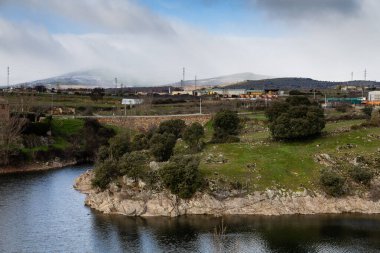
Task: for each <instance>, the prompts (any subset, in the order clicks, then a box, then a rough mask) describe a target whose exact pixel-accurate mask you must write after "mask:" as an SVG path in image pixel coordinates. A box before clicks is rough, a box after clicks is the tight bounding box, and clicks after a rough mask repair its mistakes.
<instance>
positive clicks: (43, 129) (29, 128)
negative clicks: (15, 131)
mask: <svg viewBox="0 0 380 253" xmlns="http://www.w3.org/2000/svg"><path fill="white" fill-rule="evenodd" d="M50 128H51V123H50V121H45V122H36V123H31V122H29V123H27V124H26V126H25V128H24V130H23V131H22V134H23V135H37V136H46V135H47V132H48V131H49V130H50Z"/></svg>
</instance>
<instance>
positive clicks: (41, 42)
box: [0, 0, 380, 85]
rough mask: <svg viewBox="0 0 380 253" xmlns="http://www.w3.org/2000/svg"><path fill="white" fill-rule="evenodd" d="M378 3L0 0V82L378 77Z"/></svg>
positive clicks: (352, 0)
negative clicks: (107, 76) (74, 77)
mask: <svg viewBox="0 0 380 253" xmlns="http://www.w3.org/2000/svg"><path fill="white" fill-rule="evenodd" d="M379 12H380V1H379V0H140V1H138V0H64V1H63V0H0V85H1V84H5V82H6V68H7V66H10V68H11V83H19V82H24V81H31V80H36V79H42V78H47V77H51V76H55V75H60V74H64V73H67V72H73V71H82V70H91V69H101V70H105V71H109V72H110V73H113V75H117V76H118V77H119V80H121V81H122V82H124V83H126V84H129V85H133V84H151V85H154V84H162V83H169V82H176V81H178V80H180V79H181V75H182V73H181V71H182V67H186V69H187V77H188V79H192V78H193V77H194V76H195V75H197V76H198V78H207V77H213V76H219V75H226V74H233V73H240V72H253V73H256V74H263V75H270V76H276V77H288V76H292V77H293V76H294V77H310V78H314V79H319V80H348V79H350V75H351V72H354V74H355V76H354V78H355V79H363V78H364V77H363V76H364V69H365V68H367V70H368V78H369V79H371V80H376V79H378V80H380V72H379V71H378V70H380V54H379V49H378V48H379V45H380V16H379V14H378V13H379Z"/></svg>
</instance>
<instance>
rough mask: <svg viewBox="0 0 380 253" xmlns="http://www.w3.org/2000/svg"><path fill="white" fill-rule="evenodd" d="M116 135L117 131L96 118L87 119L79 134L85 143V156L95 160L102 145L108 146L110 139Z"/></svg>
mask: <svg viewBox="0 0 380 253" xmlns="http://www.w3.org/2000/svg"><path fill="white" fill-rule="evenodd" d="M113 136H115V131H114V130H113V129H111V128H107V127H105V126H103V125H101V124H100V123H99V122H98V121H97V120H96V119H86V120H85V122H84V126H83V129H82V131H81V133H80V135H79V136H78V138H80V140H81V142H82V143H83V144H82V145H83V152H84V153H83V156H84V157H82V159H83V158H85V159H89V160H92V161H93V160H95V158H96V152H97V151H98V149H99V147H100V146H103V145H106V146H108V140H109V139H110V138H112V137H113Z"/></svg>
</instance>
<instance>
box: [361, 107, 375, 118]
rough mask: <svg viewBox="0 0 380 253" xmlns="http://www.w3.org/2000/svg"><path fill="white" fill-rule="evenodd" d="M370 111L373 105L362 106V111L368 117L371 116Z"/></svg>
mask: <svg viewBox="0 0 380 253" xmlns="http://www.w3.org/2000/svg"><path fill="white" fill-rule="evenodd" d="M372 111H373V107H370V106H366V107H364V108H363V109H362V112H363V113H364V114H365V115H366V116H367V117H368V118H370V117H371V114H372Z"/></svg>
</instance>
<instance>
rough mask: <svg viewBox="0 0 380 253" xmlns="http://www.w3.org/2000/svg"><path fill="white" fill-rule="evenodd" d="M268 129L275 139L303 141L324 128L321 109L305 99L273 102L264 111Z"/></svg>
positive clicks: (294, 98)
mask: <svg viewBox="0 0 380 253" xmlns="http://www.w3.org/2000/svg"><path fill="white" fill-rule="evenodd" d="M266 114H267V117H268V119H269V129H270V131H271V133H272V136H273V137H274V138H276V139H285V140H293V139H305V138H308V137H311V136H315V135H318V134H320V133H321V131H322V129H323V128H324V127H325V117H324V112H323V109H322V108H321V107H320V106H318V105H317V104H315V103H311V102H310V101H309V100H308V98H307V97H289V98H288V99H287V100H286V102H274V103H272V105H271V107H270V108H269V109H268V110H267V111H266Z"/></svg>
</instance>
